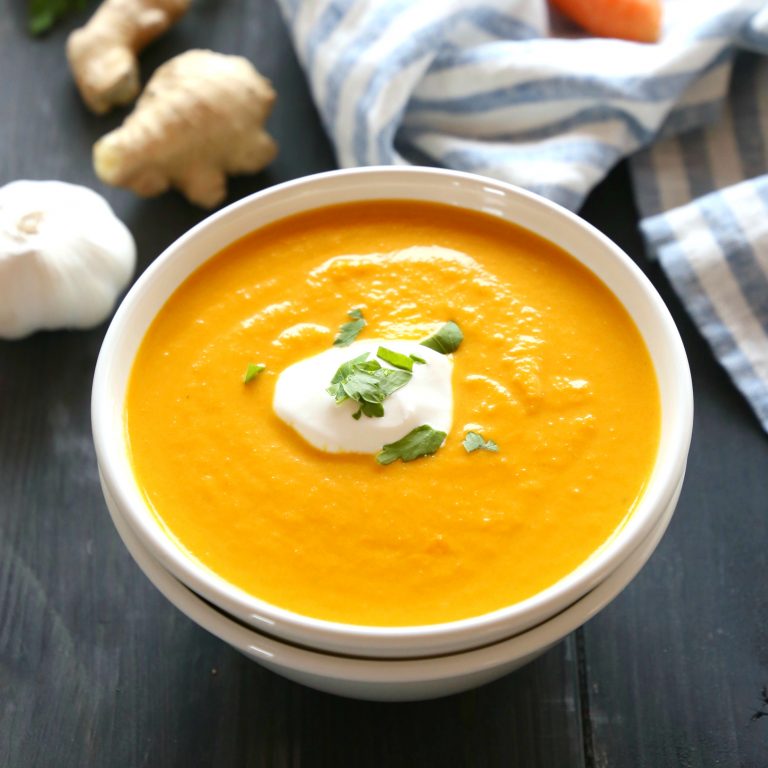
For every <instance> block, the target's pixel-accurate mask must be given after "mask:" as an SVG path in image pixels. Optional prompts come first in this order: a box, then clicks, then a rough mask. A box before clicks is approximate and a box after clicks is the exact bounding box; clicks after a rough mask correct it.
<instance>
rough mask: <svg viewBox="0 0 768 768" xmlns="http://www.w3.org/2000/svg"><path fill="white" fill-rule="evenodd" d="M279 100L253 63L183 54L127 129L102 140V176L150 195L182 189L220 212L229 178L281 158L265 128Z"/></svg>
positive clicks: (158, 75) (164, 70)
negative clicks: (227, 177)
mask: <svg viewBox="0 0 768 768" xmlns="http://www.w3.org/2000/svg"><path fill="white" fill-rule="evenodd" d="M274 100H275V92H274V91H273V90H272V86H271V84H270V82H269V80H267V79H266V78H264V77H262V76H261V75H260V74H259V73H258V72H257V71H256V70H255V69H254V67H253V65H252V64H251V63H250V62H249V61H248V60H247V59H244V58H242V57H241V56H226V55H224V54H221V53H214V52H213V51H204V50H192V51H187V52H186V53H182V54H180V55H179V56H176V57H174V58H173V59H170V61H167V62H166V63H165V64H163V65H162V66H161V67H159V68H158V69H157V71H156V72H155V74H154V75H153V76H152V78H151V79H150V81H149V82H148V83H147V86H146V88H145V89H144V92H143V93H142V95H141V97H140V98H139V100H138V101H137V102H136V107H135V108H134V110H133V112H132V113H131V114H130V115H128V117H127V118H126V119H125V121H124V122H123V124H122V126H120V127H119V128H117V129H115V130H114V131H112V132H111V133H108V134H107V135H106V136H103V137H102V138H101V139H99V141H97V142H96V144H95V145H94V147H93V162H94V168H95V170H96V175H97V176H98V177H99V178H100V179H101V180H102V181H104V182H105V183H107V184H112V185H114V186H119V187H127V188H128V189H131V190H133V191H134V192H135V193H136V194H138V195H141V196H143V197H150V196H153V195H158V194H160V193H161V192H165V191H166V190H167V189H168V188H169V187H170V186H174V187H176V188H178V189H179V190H180V191H181V192H182V193H183V194H184V195H185V196H186V197H187V199H188V200H189V201H190V202H192V203H195V204H196V205H200V206H202V207H203V208H213V207H214V206H216V205H218V204H219V203H221V202H222V201H223V200H224V198H225V196H226V183H227V182H226V175H227V174H236V173H255V172H256V171H259V170H261V169H262V168H263V167H264V166H265V165H267V164H268V163H269V162H270V161H271V160H272V159H273V158H274V156H275V154H276V153H277V145H276V144H275V142H274V140H273V139H272V137H271V136H270V135H269V134H268V133H267V132H266V131H265V130H264V121H265V120H266V119H267V117H268V116H269V113H270V111H271V109H272V104H273V102H274Z"/></svg>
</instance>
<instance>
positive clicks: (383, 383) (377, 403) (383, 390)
mask: <svg viewBox="0 0 768 768" xmlns="http://www.w3.org/2000/svg"><path fill="white" fill-rule="evenodd" d="M367 358H368V353H367V352H366V353H365V354H364V355H360V356H359V357H356V358H354V359H352V360H348V361H347V362H346V363H342V364H341V365H340V366H339V368H338V370H337V371H336V373H335V374H334V376H333V378H332V379H331V385H330V386H329V387H328V388H327V389H326V390H325V391H326V392H327V393H328V394H329V395H330V396H331V397H332V398H333V399H334V400H335V401H336V402H337V403H343V402H344V401H345V400H350V399H351V400H354V401H356V402H358V403H360V408H359V409H358V410H357V411H355V413H353V414H352V418H353V419H355V420H357V419H359V418H360V417H361V416H368V417H381V416H383V415H384V407H383V406H382V403H383V402H384V400H386V398H388V397H389V396H390V395H391V394H392V393H393V392H396V391H397V390H398V389H400V387H404V386H405V385H406V384H407V383H408V382H409V381H410V380H411V378H412V377H413V374H412V373H410V372H409V371H401V370H396V369H393V368H382V367H381V364H380V363H379V362H378V361H376V360H368V359H367Z"/></svg>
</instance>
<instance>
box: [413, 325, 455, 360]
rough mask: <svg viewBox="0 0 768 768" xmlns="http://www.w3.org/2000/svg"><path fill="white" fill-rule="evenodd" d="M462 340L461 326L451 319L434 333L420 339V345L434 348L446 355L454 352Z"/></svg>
mask: <svg viewBox="0 0 768 768" xmlns="http://www.w3.org/2000/svg"><path fill="white" fill-rule="evenodd" d="M463 340H464V334H463V333H462V332H461V328H459V326H458V325H456V323H454V322H453V320H449V321H448V322H447V323H446V324H445V325H443V326H441V327H440V328H439V329H438V331H437V332H436V333H434V334H432V336H430V337H429V338H428V339H425V340H424V341H422V342H421V345H422V346H423V347H429V348H430V349H434V350H435V352H440V354H442V355H448V354H450V353H451V352H455V351H456V350H457V349H458V348H459V345H460V344H461V342H462V341H463Z"/></svg>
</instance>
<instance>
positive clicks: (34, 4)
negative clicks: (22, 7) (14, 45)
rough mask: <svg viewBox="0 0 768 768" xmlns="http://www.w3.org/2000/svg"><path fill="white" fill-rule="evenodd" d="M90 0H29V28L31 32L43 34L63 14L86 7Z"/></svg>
mask: <svg viewBox="0 0 768 768" xmlns="http://www.w3.org/2000/svg"><path fill="white" fill-rule="evenodd" d="M87 3H88V0H29V2H28V4H27V29H28V30H29V32H30V34H33V35H42V34H43V32H47V31H48V30H49V29H50V28H51V27H52V26H53V25H54V24H55V23H56V22H57V21H58V20H59V19H60V18H61V17H62V16H65V15H66V14H67V13H70V12H71V11H79V10H82V9H83V8H85V6H86V5H87Z"/></svg>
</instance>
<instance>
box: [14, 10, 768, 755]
mask: <svg viewBox="0 0 768 768" xmlns="http://www.w3.org/2000/svg"><path fill="white" fill-rule="evenodd" d="M4 10H5V12H4V13H3V14H2V15H0V97H1V98H0V183H5V182H8V181H11V180H13V179H18V178H57V179H63V180H66V181H72V182H77V183H82V184H85V185H88V186H91V187H93V188H95V189H97V190H99V191H100V192H103V193H104V194H105V195H106V196H107V198H108V199H109V200H110V201H111V203H112V204H113V206H114V207H115V210H116V211H117V213H118V214H119V215H120V216H121V218H122V219H123V220H124V221H125V222H126V223H127V224H128V226H129V227H130V228H131V230H132V231H133V233H134V236H135V237H136V239H137V242H138V247H139V268H138V271H139V272H140V271H141V270H143V269H144V268H145V267H146V266H147V265H148V264H149V263H150V262H151V261H152V259H153V258H154V257H155V256H156V255H157V254H158V253H159V252H160V251H161V250H162V249H163V248H164V247H165V246H166V245H167V244H168V243H170V242H171V241H172V240H174V239H175V238H176V237H178V236H179V235H180V234H181V233H182V232H184V231H185V230H186V229H187V228H189V227H190V226H191V225H192V224H194V223H195V222H197V221H199V220H200V219H201V218H202V217H203V213H202V212H201V211H199V210H196V209H194V208H192V207H191V206H189V205H187V204H186V203H185V202H184V201H183V200H182V199H181V198H180V197H179V196H177V195H176V194H168V195H165V196H164V197H162V198H160V199H156V200H150V201H141V200H138V199H136V198H135V197H133V196H132V195H131V194H130V193H128V192H124V191H121V190H111V189H106V188H104V187H103V186H102V185H101V184H100V183H99V182H98V181H97V179H96V178H95V176H94V174H93V171H92V169H91V164H90V151H91V145H92V143H93V141H94V140H95V139H96V138H98V137H99V136H100V135H102V134H103V133H105V132H106V131H107V130H108V129H111V128H112V127H113V126H114V125H116V124H117V123H118V122H119V121H120V120H121V119H122V115H120V114H117V115H113V116H110V117H107V118H97V117H94V116H92V115H90V114H89V113H88V112H87V111H86V110H85V109H84V108H83V106H82V105H81V103H80V101H79V98H78V96H77V94H76V93H75V90H74V87H73V86H72V83H71V81H70V77H69V74H68V72H67V70H66V66H65V64H64V52H63V48H64V40H65V36H66V32H67V31H68V28H70V27H71V26H73V25H74V24H75V23H76V22H77V21H78V20H77V19H73V20H72V21H71V22H65V23H63V24H62V25H61V26H59V27H58V28H57V29H56V30H55V31H54V32H53V34H51V35H50V36H48V37H46V38H44V39H41V40H32V39H30V38H29V37H28V36H27V34H26V32H25V29H24V3H23V2H22V1H21V0H6V4H5V9H4ZM190 47H209V48H213V49H214V50H219V51H222V52H226V53H238V54H243V55H245V56H247V57H248V58H250V59H251V60H252V61H253V62H254V63H255V64H256V65H257V66H258V68H259V69H260V70H261V71H262V72H264V73H265V74H266V75H267V76H268V77H270V78H271V79H272V81H273V82H274V84H275V86H276V88H277V90H278V92H279V100H278V103H277V107H276V109H275V112H274V115H273V117H272V119H271V121H270V128H271V131H272V132H273V134H274V135H275V136H276V137H277V138H278V140H279V141H280V144H281V146H282V150H281V153H280V156H279V159H278V160H277V161H276V162H275V163H274V164H273V165H272V166H271V167H270V169H269V170H268V171H267V172H265V173H263V174H261V175H259V176H255V177H250V178H242V179H239V180H237V181H235V182H234V183H232V185H231V187H230V191H231V199H232V200H234V199H237V198H239V197H242V196H243V195H245V194H248V193H250V192H253V191H255V190H258V189H261V188H263V187H265V186H267V185H270V184H274V183H276V182H280V181H284V180H286V179H291V178H295V177H297V176H301V175H305V174H308V173H312V172H316V171H321V170H326V169H330V168H332V167H334V158H333V154H332V151H331V149H330V147H329V144H328V141H327V139H326V137H325V135H324V133H323V130H322V127H321V125H320V122H319V120H318V117H317V113H316V112H315V109H314V107H313V105H312V102H311V99H310V96H309V93H308V91H307V87H306V84H305V80H304V76H303V73H302V71H301V69H300V67H299V65H298V64H297V62H296V59H295V57H294V54H293V51H292V48H291V45H290V42H289V40H288V37H287V35H286V31H285V28H284V26H283V23H282V21H281V18H280V16H279V13H278V12H277V9H276V8H275V7H274V6H273V3H272V2H271V0H228V2H226V3H221V2H217V1H216V0H197V2H196V4H195V5H194V8H193V10H192V11H191V12H190V14H189V16H188V17H187V18H186V19H185V20H184V21H183V22H182V23H181V24H179V26H178V27H176V28H175V30H174V31H173V32H172V33H171V34H169V35H168V36H167V37H166V38H164V39H163V40H162V41H159V42H158V43H156V44H155V45H154V46H153V47H152V48H151V49H150V50H148V51H147V52H146V53H145V55H144V57H143V73H144V75H145V76H146V75H147V74H149V73H150V72H151V71H152V70H153V69H154V68H155V67H156V66H157V65H159V64H160V63H161V62H162V61H164V60H166V59H167V58H169V57H170V56H171V55H174V54H176V53H179V52H181V51H183V50H185V49H187V48H190ZM583 213H584V215H585V216H586V217H587V218H588V219H590V220H591V221H592V222H593V223H595V224H596V225H597V226H598V227H600V228H601V229H602V230H604V231H605V232H606V233H607V234H608V235H609V236H611V237H612V238H613V239H615V240H616V241H617V242H618V243H619V244H620V245H621V246H623V247H624V248H625V249H626V250H627V252H628V253H629V254H630V255H632V256H633V258H635V259H636V260H637V262H638V263H639V264H640V265H641V267H642V268H643V269H644V270H645V271H646V272H647V273H648V275H649V276H650V278H651V280H652V281H653V282H654V284H655V285H656V286H657V287H658V289H659V291H660V292H661V294H662V296H663V297H664V299H665V300H666V302H667V303H668V305H669V307H670V309H671V311H672V313H673V315H674V316H675V319H676V320H677V322H678V324H679V327H680V329H681V332H682V335H683V339H684V341H685V345H686V348H687V350H688V354H689V356H690V361H691V366H692V370H693V380H694V388H695V397H696V421H695V429H694V438H693V446H692V451H691V456H690V462H689V467H688V477H687V480H686V484H685V487H684V489H683V494H682V498H681V500H680V504H679V507H678V510H677V513H676V515H675V517H674V519H673V521H672V524H671V527H670V529H669V531H668V533H667V535H666V536H665V538H664V540H663V541H662V543H661V545H660V546H659V548H658V551H657V552H656V554H655V555H654V556H653V558H652V559H651V561H650V562H649V563H648V565H647V566H646V567H645V569H644V570H643V571H642V572H641V574H640V575H639V576H638V577H637V578H636V579H635V580H634V582H633V583H632V584H631V585H630V586H629V587H628V588H627V589H626V591H625V592H624V593H623V594H622V595H621V596H620V597H619V598H618V599H617V600H615V601H614V603H612V604H611V605H610V606H609V607H608V608H607V609H606V610H604V611H603V612H602V613H601V614H600V615H599V616H598V617H597V618H595V619H593V620H592V621H591V622H590V623H589V624H588V625H587V626H585V627H583V628H582V629H580V630H579V631H577V632H575V633H574V634H573V635H571V636H570V637H568V638H567V639H566V640H565V641H564V642H562V643H561V644H560V645H558V646H557V647H556V648H554V649H553V650H551V651H550V652H549V653H547V654H546V655H544V656H543V657H541V658H540V659H538V660H537V661H535V662H533V663H532V664H530V665H528V666H527V667H525V668H523V669H521V670H519V671H518V672H515V673H514V674H511V675H509V676H508V677H506V678H504V679H503V680H500V681H498V682H496V683H493V684H491V685H488V686H485V687H483V688H480V689H478V690H475V691H472V692H469V693H465V694H462V695H458V696H453V697H450V698H446V699H442V700H436V701H428V702H423V703H413V704H373V703H366V702H357V701H350V700H345V699H341V698H336V697H333V696H329V695H325V694H322V693H317V692H315V691H312V690H309V689H307V688H304V687H301V686H299V685H296V684H293V683H289V682H287V681H285V680H283V679H281V678H279V677H277V676H275V675H273V674H272V673H270V672H267V671H266V670H263V669H261V668H260V667H259V666H257V665H256V664H255V663H253V662H252V661H248V660H247V659H245V658H244V657H242V656H241V655H239V654H238V653H237V652H236V651H234V650H232V649H230V648H229V647H228V646H226V645H224V644H223V643H222V642H220V641H219V640H217V639H215V638H214V637H211V636H210V635H208V634H207V633H206V632H205V631H203V630H202V629H200V628H198V627H197V626H196V625H194V624H192V623H191V622H190V621H189V620H188V619H186V618H185V617H184V616H183V615H182V614H181V613H179V612H178V611H177V610H176V609H175V608H174V607H172V606H171V605H170V604H169V603H167V602H166V601H165V600H164V598H163V597H161V596H160V594H159V593H158V592H157V591H156V590H155V589H154V588H153V587H152V586H151V585H150V584H149V582H148V581H147V580H146V579H145V578H144V577H143V575H142V574H141V573H140V571H139V570H138V568H137V567H136V566H135V565H134V564H133V561H132V560H131V559H130V557H129V556H128V554H127V553H126V551H125V549H124V548H123V545H122V544H121V542H120V540H119V539H118V537H117V534H116V533H115V531H114V529H113V527H112V523H111V522H110V519H109V517H108V515H107V512H106V509H105V506H104V502H103V500H102V496H101V492H100V490H99V485H98V481H97V475H96V463H95V459H94V454H93V448H92V444H91V435H90V422H89V398H90V388H91V378H92V375H93V369H94V364H95V360H96V356H97V354H98V351H99V345H100V344H101V340H102V337H103V334H104V331H105V327H104V326H102V327H99V328H96V329H94V330H92V331H86V332H47V333H38V334H35V335H33V336H31V337H29V338H27V339H24V340H22V341H15V342H0V766H2V767H3V768H5V767H6V766H8V767H13V768H30V767H31V766H56V768H65V767H68V766H73V767H75V766H76V767H78V768H80V767H81V766H115V767H116V768H123V767H125V766H184V767H185V768H187V767H191V766H230V765H246V764H247V765H264V766H288V765H290V766H303V765H324V766H343V765H354V766H369V765H370V766H378V765H381V766H401V765H414V766H454V765H456V766H458V765H504V766H546V767H548V768H549V767H551V768H559V766H648V767H649V768H659V767H663V766H686V767H687V766H691V767H692V768H693V767H697V766H726V768H729V767H730V766H748V767H749V768H751V767H752V766H763V767H764V766H768V714H767V715H766V716H765V717H763V716H762V715H763V714H764V713H768V703H767V702H766V700H765V699H766V690H765V686H766V685H768V628H767V623H768V589H767V588H766V585H767V582H768V579H767V577H768V440H766V436H765V435H764V434H763V433H762V432H761V430H760V428H759V426H758V423H757V421H756V419H755V418H754V417H753V416H752V414H751V412H750V411H749V409H748V407H747V406H746V404H745V403H744V402H743V400H742V399H741V397H740V396H739V395H738V394H737V392H736V390H735V389H734V388H733V387H732V385H731V384H730V382H729V380H728V379H727V377H726V375H725V373H724V372H723V371H722V370H721V369H720V368H719V367H718V365H717V364H716V363H715V361H714V360H713V357H712V355H711V353H710V351H709V349H708V348H707V346H706V345H705V343H704V342H703V340H702V339H701V337H700V336H699V334H698V333H697V332H696V329H695V328H694V327H693V325H692V323H691V322H690V320H689V319H688V317H687V316H686V314H685V312H684V311H683V309H682V307H681V305H680V302H679V301H678V300H677V298H676V296H675V295H674V294H673V292H672V291H671V290H670V288H669V285H668V284H667V282H666V280H665V279H664V276H663V275H662V273H661V272H660V269H659V267H658V266H657V265H656V264H654V263H650V262H648V261H647V260H646V258H645V256H644V253H643V247H642V243H641V241H640V239H639V236H638V233H637V229H636V212H635V210H634V207H633V203H632V199H631V195H630V192H629V183H628V178H627V175H626V170H625V169H624V168H623V167H619V168H618V169H617V170H616V171H615V172H614V173H613V174H612V175H611V176H610V178H609V179H607V180H606V181H605V182H604V183H603V184H602V185H601V186H600V187H599V188H598V189H597V190H596V192H595V193H594V194H593V195H592V197H591V198H590V200H589V202H588V203H587V206H586V208H585V210H584V212H583Z"/></svg>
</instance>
